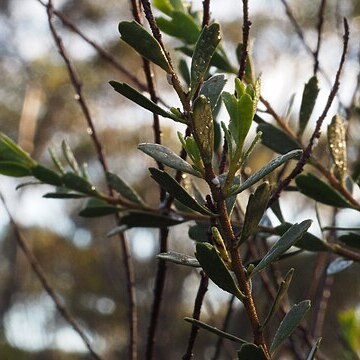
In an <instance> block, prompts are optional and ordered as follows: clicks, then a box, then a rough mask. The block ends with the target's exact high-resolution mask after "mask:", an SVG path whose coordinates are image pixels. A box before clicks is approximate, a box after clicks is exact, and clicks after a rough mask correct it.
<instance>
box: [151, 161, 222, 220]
mask: <svg viewBox="0 0 360 360" xmlns="http://www.w3.org/2000/svg"><path fill="white" fill-rule="evenodd" d="M149 171H150V173H151V176H152V178H153V179H154V180H155V181H156V182H157V183H158V184H159V185H160V186H161V187H162V188H163V189H165V190H166V191H167V192H168V193H169V194H170V195H171V196H173V197H174V198H175V199H176V200H178V201H180V202H181V203H182V204H184V205H185V206H187V207H188V208H190V209H192V210H194V211H196V212H199V213H200V214H204V215H212V216H216V215H215V214H213V213H212V212H211V211H210V210H208V209H207V208H206V207H205V206H202V205H201V204H200V203H198V202H197V201H196V200H195V199H194V198H193V197H192V196H190V195H189V194H188V192H187V191H186V190H185V189H184V188H183V187H182V186H181V185H180V184H179V183H178V182H177V181H176V180H175V179H173V178H172V177H171V176H170V175H169V174H167V173H166V172H165V171H161V170H159V169H156V168H150V169H149Z"/></svg>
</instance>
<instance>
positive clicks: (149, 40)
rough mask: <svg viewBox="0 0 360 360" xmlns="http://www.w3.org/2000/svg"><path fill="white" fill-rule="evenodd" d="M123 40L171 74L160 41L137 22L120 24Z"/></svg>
mask: <svg viewBox="0 0 360 360" xmlns="http://www.w3.org/2000/svg"><path fill="white" fill-rule="evenodd" d="M119 32H120V35H121V39H122V40H124V41H125V42H126V43H127V44H129V45H130V46H131V47H132V48H133V49H135V50H136V51H137V52H138V53H139V54H140V55H141V56H142V57H144V58H145V59H147V60H149V61H151V62H153V63H154V64H156V65H158V66H160V67H161V68H162V69H163V70H165V71H166V72H167V73H169V74H170V73H171V72H172V69H171V66H170V64H169V62H168V60H167V58H166V56H165V53H164V51H163V49H162V48H161V46H160V44H159V43H158V41H157V40H156V39H155V38H154V37H153V36H152V35H151V34H149V33H148V32H147V31H146V30H145V28H144V27H143V26H141V25H140V24H139V23H138V22H136V21H122V22H120V24H119Z"/></svg>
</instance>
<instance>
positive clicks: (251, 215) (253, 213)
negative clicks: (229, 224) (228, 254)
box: [239, 182, 270, 245]
mask: <svg viewBox="0 0 360 360" xmlns="http://www.w3.org/2000/svg"><path fill="white" fill-rule="evenodd" d="M269 198H270V186H269V183H267V182H265V183H263V184H261V185H260V186H259V187H258V188H257V189H256V191H255V193H253V194H251V195H250V196H249V201H248V204H247V207H246V213H245V219H244V225H243V229H242V232H241V237H240V241H239V245H241V244H242V243H243V242H245V241H246V239H247V238H248V237H249V236H250V235H252V234H254V233H255V232H256V231H257V228H258V225H259V222H260V220H261V218H262V217H263V215H264V213H265V210H266V206H267V203H268V201H269Z"/></svg>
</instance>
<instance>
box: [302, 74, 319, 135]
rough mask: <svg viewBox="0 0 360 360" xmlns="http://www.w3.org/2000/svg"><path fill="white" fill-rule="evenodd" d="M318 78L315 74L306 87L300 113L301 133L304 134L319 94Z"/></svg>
mask: <svg viewBox="0 0 360 360" xmlns="http://www.w3.org/2000/svg"><path fill="white" fill-rule="evenodd" d="M319 90H320V89H319V87H318V80H317V78H316V76H313V77H312V78H311V79H310V80H309V81H308V82H307V83H306V84H305V87H304V92H303V96H302V100H301V106H300V115H299V132H298V133H299V135H302V134H303V132H304V130H305V128H306V125H307V123H308V122H309V119H310V116H311V114H312V112H313V109H314V106H315V102H316V98H317V96H318V94H319Z"/></svg>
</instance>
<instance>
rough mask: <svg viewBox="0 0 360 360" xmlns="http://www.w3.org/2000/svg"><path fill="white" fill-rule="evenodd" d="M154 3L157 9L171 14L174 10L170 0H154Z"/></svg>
mask: <svg viewBox="0 0 360 360" xmlns="http://www.w3.org/2000/svg"><path fill="white" fill-rule="evenodd" d="M153 4H154V6H155V7H156V8H157V9H159V10H160V11H162V12H163V13H164V14H166V15H169V16H171V13H172V12H173V10H174V8H173V6H172V4H171V2H170V0H153Z"/></svg>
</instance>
